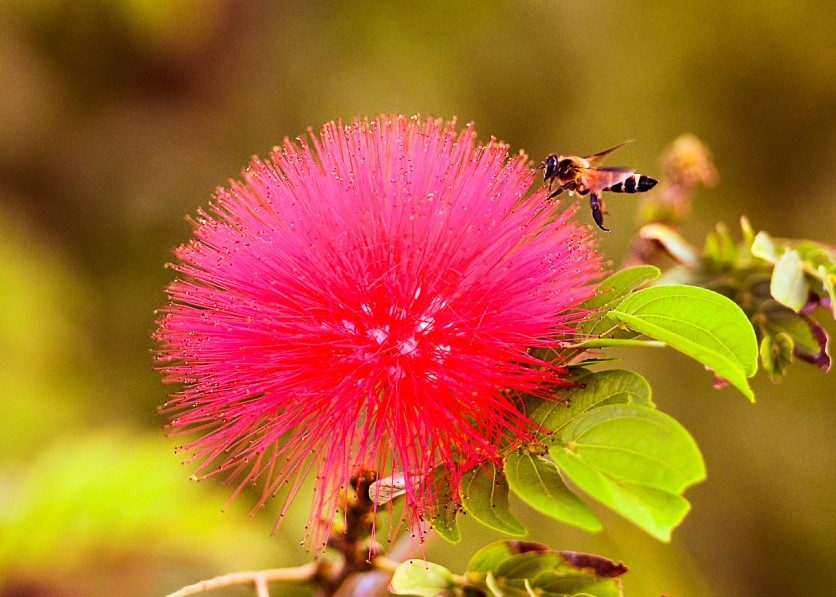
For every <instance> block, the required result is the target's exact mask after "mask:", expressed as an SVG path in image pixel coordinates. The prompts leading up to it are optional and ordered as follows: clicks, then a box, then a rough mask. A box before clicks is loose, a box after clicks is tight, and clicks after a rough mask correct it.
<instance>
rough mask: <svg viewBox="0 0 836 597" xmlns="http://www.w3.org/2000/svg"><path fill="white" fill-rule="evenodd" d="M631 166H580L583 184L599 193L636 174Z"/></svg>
mask: <svg viewBox="0 0 836 597" xmlns="http://www.w3.org/2000/svg"><path fill="white" fill-rule="evenodd" d="M635 172H636V171H635V170H632V169H630V168H578V174H579V175H580V177H581V184H582V185H583V186H584V188H586V189H589V190H590V191H592V192H593V193H599V192H601V191H603V190H605V189H608V188H610V187H611V186H613V185H616V184H618V183H620V182H624V181H625V180H627V179H628V178H630V177H631V176H632V175H633V174H635Z"/></svg>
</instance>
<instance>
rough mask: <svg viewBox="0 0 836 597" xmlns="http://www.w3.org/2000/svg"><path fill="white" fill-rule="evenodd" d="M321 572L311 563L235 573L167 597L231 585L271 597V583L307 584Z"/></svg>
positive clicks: (179, 596) (264, 596)
mask: <svg viewBox="0 0 836 597" xmlns="http://www.w3.org/2000/svg"><path fill="white" fill-rule="evenodd" d="M318 571H319V563H318V562H309V563H307V564H304V565H302V566H297V567H295V568H273V569H270V570H257V571H250V572H233V573H231V574H224V575H223V576H216V577H215V578H210V579H208V580H202V581H200V582H199V583H195V584H193V585H187V586H185V587H183V588H182V589H180V590H179V591H175V592H174V593H170V594H169V595H168V596H167V597H185V596H186V595H194V594H196V593H203V592H204V591H211V590H212V589H218V588H220V587H228V586H231V585H245V584H249V585H253V586H254V587H255V588H256V590H257V591H258V597H269V593H268V592H267V584H268V583H271V582H305V581H308V580H312V579H313V578H314V577H315V576H316V575H317V573H318Z"/></svg>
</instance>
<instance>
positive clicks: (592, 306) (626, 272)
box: [579, 265, 660, 336]
mask: <svg viewBox="0 0 836 597" xmlns="http://www.w3.org/2000/svg"><path fill="white" fill-rule="evenodd" d="M659 273H660V272H659V268H658V267H655V266H652V265H639V266H636V267H629V268H627V269H623V270H620V271H617V272H615V273H614V274H613V275H611V276H610V277H608V278H606V279H605V280H604V281H603V282H601V283H600V284H599V285H598V289H597V290H596V293H595V296H593V297H592V298H591V299H589V300H587V301H586V302H584V303H583V304H582V305H581V308H582V309H589V310H590V311H593V310H598V311H600V312H601V314H602V316H601V317H590V318H589V319H588V320H587V321H585V322H584V323H582V324H581V325H580V326H579V331H580V332H581V333H582V334H583V335H592V336H600V335H602V334H604V333H606V332H607V331H608V330H609V329H610V328H612V324H611V323H610V322H609V321H608V320H607V318H606V317H603V314H604V313H606V311H608V310H609V309H611V308H612V307H613V306H614V305H616V304H617V303H618V302H619V301H621V299H622V298H624V297H625V296H627V295H628V294H630V293H631V292H633V290H635V289H636V288H638V287H639V286H641V285H642V284H644V283H645V282H649V281H650V280H654V279H656V278H658V277H659Z"/></svg>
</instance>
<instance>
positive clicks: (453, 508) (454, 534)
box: [432, 502, 462, 543]
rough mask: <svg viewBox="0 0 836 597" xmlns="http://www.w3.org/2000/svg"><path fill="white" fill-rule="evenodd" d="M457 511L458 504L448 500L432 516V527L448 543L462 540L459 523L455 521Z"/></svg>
mask: <svg viewBox="0 0 836 597" xmlns="http://www.w3.org/2000/svg"><path fill="white" fill-rule="evenodd" d="M458 513H459V507H458V505H457V504H456V503H455V502H448V503H447V505H446V506H444V507H443V509H442V510H440V511H439V513H438V514H437V515H436V516H435V518H433V521H432V525H433V528H434V529H435V530H436V532H438V534H439V535H441V536H442V537H443V538H444V539H445V540H446V541H447V542H448V543H458V542H459V541H461V540H462V532H461V530H460V529H459V523H458V522H457V521H456V516H457V515H458Z"/></svg>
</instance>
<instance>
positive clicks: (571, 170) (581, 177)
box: [537, 141, 659, 230]
mask: <svg viewBox="0 0 836 597" xmlns="http://www.w3.org/2000/svg"><path fill="white" fill-rule="evenodd" d="M627 143H629V141H627V142H625V143H622V144H620V145H616V146H615V147H610V148H609V149H606V150H604V151H601V152H599V153H595V154H592V155H588V156H586V157H583V158H582V157H578V156H576V155H569V156H565V155H557V154H555V153H552V154H549V156H548V157H547V158H546V159H545V160H543V161H542V162H540V165H539V166H537V169H538V170H543V182H547V183H548V184H549V190H550V191H551V189H552V186H553V185H554V184H555V183H557V184H558V185H559V186H558V188H557V190H555V191H553V192H552V193H551V194H550V195H549V197H548V198H549V199H552V198H554V197H557V196H558V195H560V193H562V192H563V191H568V192H569V195H574V194H575V193H577V194H578V195H587V194H588V195H589V206H590V207H591V208H592V219H594V220H595V223H596V224H597V225H598V228H600V229H601V230H609V229H608V228H604V211H603V202H602V201H601V193H602V192H603V191H612V192H614V193H644V192H645V191H649V190H650V189H652V188H653V187H655V186H656V183H657V182H659V181H657V180H656V179H655V178H650V177H649V176H645V175H644V174H636V171H635V170H633V169H630V168H595V167H593V164H595V163H597V162H598V161H600V160H601V159H603V158H604V157H606V156H607V155H609V154H610V153H612V152H613V151H615V150H616V149H618V148H619V147H622V146H624V145H626V144H627Z"/></svg>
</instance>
